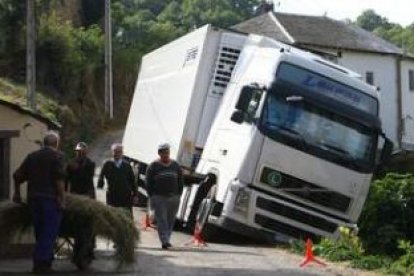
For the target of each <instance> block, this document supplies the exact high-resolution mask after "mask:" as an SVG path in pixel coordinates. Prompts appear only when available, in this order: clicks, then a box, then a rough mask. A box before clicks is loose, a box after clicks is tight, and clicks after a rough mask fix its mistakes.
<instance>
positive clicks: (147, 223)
mask: <svg viewBox="0 0 414 276" xmlns="http://www.w3.org/2000/svg"><path fill="white" fill-rule="evenodd" d="M142 228H143V229H144V230H145V231H146V230H147V229H148V228H150V229H151V228H152V224H151V219H150V216H149V214H148V213H146V214H145V217H144V218H143V219H142Z"/></svg>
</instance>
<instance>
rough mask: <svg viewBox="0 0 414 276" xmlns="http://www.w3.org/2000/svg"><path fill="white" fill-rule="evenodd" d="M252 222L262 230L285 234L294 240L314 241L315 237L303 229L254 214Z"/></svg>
mask: <svg viewBox="0 0 414 276" xmlns="http://www.w3.org/2000/svg"><path fill="white" fill-rule="evenodd" d="M254 222H255V223H257V224H259V225H260V226H262V227H263V228H266V229H269V230H271V231H274V232H277V233H281V234H285V235H287V236H290V237H293V238H296V239H302V240H303V239H307V238H311V239H312V240H315V239H316V237H317V236H316V235H315V234H313V233H311V232H308V231H306V230H303V229H299V228H297V227H295V226H292V225H289V224H286V223H283V222H280V221H277V220H274V219H271V218H268V217H265V216H262V215H259V214H256V215H255V217H254Z"/></svg>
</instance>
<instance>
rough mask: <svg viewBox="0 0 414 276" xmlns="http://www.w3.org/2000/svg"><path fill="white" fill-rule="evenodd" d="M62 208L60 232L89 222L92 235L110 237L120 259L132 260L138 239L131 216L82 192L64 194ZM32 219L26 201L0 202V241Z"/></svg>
mask: <svg viewBox="0 0 414 276" xmlns="http://www.w3.org/2000/svg"><path fill="white" fill-rule="evenodd" d="M66 203H67V204H66V207H65V209H64V212H63V217H64V221H65V223H63V224H62V227H61V229H60V235H62V236H65V237H68V236H69V237H73V236H74V234H75V232H74V229H75V230H77V229H79V225H82V223H85V222H86V223H88V222H89V223H91V224H92V229H93V230H92V231H93V233H94V234H95V235H96V236H99V237H103V238H107V239H110V240H112V241H113V242H114V244H115V245H116V246H115V247H116V250H117V253H118V254H117V256H118V257H119V260H120V261H121V262H133V261H134V260H135V257H134V248H135V245H136V243H137V242H138V240H139V232H138V229H137V228H136V227H135V225H134V222H133V220H132V219H131V218H130V217H129V215H128V214H126V213H125V211H123V210H120V209H119V208H114V207H110V206H107V205H105V204H103V203H101V202H98V201H96V200H92V199H89V198H87V197H83V196H77V195H71V194H69V195H67V196H66ZM31 226H32V219H31V215H30V209H29V207H28V205H18V204H14V203H11V202H3V203H1V204H0V244H3V245H5V244H7V243H9V242H10V241H12V240H15V239H18V238H19V237H20V236H21V234H23V233H25V232H27V231H28V230H30V229H31Z"/></svg>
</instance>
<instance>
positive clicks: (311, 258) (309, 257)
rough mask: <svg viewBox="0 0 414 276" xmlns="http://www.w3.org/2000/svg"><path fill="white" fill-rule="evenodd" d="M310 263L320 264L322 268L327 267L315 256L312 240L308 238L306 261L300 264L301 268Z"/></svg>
mask: <svg viewBox="0 0 414 276" xmlns="http://www.w3.org/2000/svg"><path fill="white" fill-rule="evenodd" d="M310 262H315V263H317V264H320V265H321V266H326V264H325V263H323V262H321V261H319V260H318V259H316V258H315V256H314V255H313V244H312V240H311V239H309V238H308V239H307V240H306V249H305V259H304V260H303V262H302V263H301V264H300V267H303V266H305V265H307V264H308V263H310Z"/></svg>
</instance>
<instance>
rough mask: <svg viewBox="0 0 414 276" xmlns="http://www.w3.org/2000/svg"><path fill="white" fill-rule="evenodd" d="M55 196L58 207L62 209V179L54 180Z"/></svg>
mask: <svg viewBox="0 0 414 276" xmlns="http://www.w3.org/2000/svg"><path fill="white" fill-rule="evenodd" d="M56 198H57V201H58V204H59V207H60V208H61V209H63V208H64V207H65V181H63V179H59V180H57V182H56Z"/></svg>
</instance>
